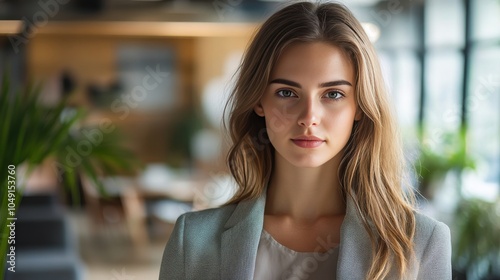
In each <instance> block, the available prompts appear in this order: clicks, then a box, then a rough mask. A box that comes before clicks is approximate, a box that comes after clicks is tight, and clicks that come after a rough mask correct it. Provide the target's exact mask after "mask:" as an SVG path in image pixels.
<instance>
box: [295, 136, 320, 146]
mask: <svg viewBox="0 0 500 280" xmlns="http://www.w3.org/2000/svg"><path fill="white" fill-rule="evenodd" d="M292 142H293V143H294V144H295V145H297V146H299V147H301V148H316V147H319V146H320V145H321V144H323V143H324V142H325V141H324V140H322V139H319V138H317V137H307V138H295V139H292Z"/></svg>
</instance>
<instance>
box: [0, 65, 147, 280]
mask: <svg viewBox="0 0 500 280" xmlns="http://www.w3.org/2000/svg"><path fill="white" fill-rule="evenodd" d="M4 73H5V74H4V75H3V77H2V81H1V84H0V163H1V164H0V166H1V168H2V171H1V172H2V175H1V176H0V185H1V186H2V187H0V199H1V201H2V202H1V203H0V205H1V206H0V213H1V214H0V228H1V233H2V235H1V236H0V262H1V263H2V265H0V275H2V276H3V275H4V274H5V269H6V266H5V264H6V256H7V253H8V252H7V249H8V248H10V246H11V245H9V244H8V235H9V230H8V227H7V223H8V222H9V223H10V222H11V221H12V220H11V219H10V218H15V212H16V210H17V207H18V205H19V202H20V200H21V199H22V195H23V186H17V185H16V184H17V181H18V180H19V178H20V177H19V176H28V175H29V174H30V172H31V171H32V170H33V169H34V168H35V167H36V166H38V165H40V164H41V163H42V162H44V161H45V160H46V159H48V158H55V159H56V169H57V170H58V171H59V172H60V173H62V174H63V176H61V177H60V178H61V180H62V181H61V183H63V184H62V185H64V186H65V187H67V188H68V189H69V191H70V192H71V193H72V195H73V201H78V200H79V197H78V192H77V186H78V183H77V180H78V174H85V175H86V176H87V177H88V178H90V180H92V181H93V182H94V183H95V185H96V186H98V189H99V192H100V193H104V191H103V190H104V189H103V186H102V183H101V182H100V180H99V179H98V175H99V174H100V172H102V171H104V172H107V173H116V172H123V171H129V172H130V171H132V170H134V169H135V168H136V167H138V166H139V165H138V164H137V163H138V162H137V161H136V160H135V159H134V157H133V155H132V154H131V153H130V152H129V151H128V150H126V149H124V148H123V147H121V146H120V145H119V143H118V141H117V138H116V135H115V134H114V133H111V132H110V133H107V134H106V135H105V136H104V137H103V138H102V139H101V141H95V142H94V143H92V146H91V149H90V150H86V152H85V153H84V154H80V155H79V161H78V162H77V164H75V163H74V162H73V163H72V164H69V163H68V162H67V158H68V153H69V151H71V150H73V151H77V150H78V148H79V145H82V143H84V141H88V139H87V138H88V137H87V136H86V135H83V134H82V133H81V131H79V130H78V129H77V125H78V124H79V122H80V121H82V120H83V118H84V117H85V113H84V111H83V110H82V109H76V110H75V111H74V113H73V114H69V115H68V114H67V110H65V109H67V106H66V104H67V99H68V97H65V98H63V99H62V100H61V101H60V102H58V104H57V105H56V106H53V107H47V106H44V105H43V104H42V103H41V102H40V101H39V98H38V97H39V93H40V87H38V86H33V85H31V84H30V85H28V86H26V87H25V88H23V89H21V90H18V91H16V92H13V90H12V88H11V84H10V80H9V76H8V74H7V71H5V72H4ZM20 166H25V167H27V168H26V169H27V172H26V173H23V174H19V167H20ZM9 176H10V177H9ZM14 186H15V187H14ZM11 214H12V215H11Z"/></svg>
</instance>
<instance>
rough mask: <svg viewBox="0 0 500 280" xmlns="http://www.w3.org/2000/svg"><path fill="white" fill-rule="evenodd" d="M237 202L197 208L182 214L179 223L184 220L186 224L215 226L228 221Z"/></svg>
mask: <svg viewBox="0 0 500 280" xmlns="http://www.w3.org/2000/svg"><path fill="white" fill-rule="evenodd" d="M236 205H237V204H230V205H224V206H220V207H216V208H209V209H203V210H196V211H191V212H187V213H184V214H182V215H181V216H179V218H178V219H177V223H178V222H179V221H182V222H183V223H184V225H190V226H193V225H194V226H197V227H203V226H204V225H210V226H213V225H215V224H219V223H222V222H224V221H226V220H227V219H228V218H229V217H230V216H231V214H232V213H233V211H234V209H235V207H236Z"/></svg>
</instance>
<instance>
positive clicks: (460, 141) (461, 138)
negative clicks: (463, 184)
mask: <svg viewBox="0 0 500 280" xmlns="http://www.w3.org/2000/svg"><path fill="white" fill-rule="evenodd" d="M466 137H467V129H466V127H462V128H461V129H460V130H459V131H458V132H455V133H451V132H448V133H444V134H443V135H442V137H441V138H440V139H441V141H440V143H439V145H438V143H435V142H432V141H426V140H427V139H425V138H424V140H423V141H422V142H423V143H424V144H422V145H421V150H420V155H419V157H418V158H417V160H416V162H415V164H414V167H415V172H416V174H417V176H418V179H419V191H420V193H421V194H422V195H423V196H424V197H425V198H428V199H432V198H433V195H434V192H435V191H436V187H437V185H439V184H440V183H441V181H442V180H443V179H444V177H445V176H446V174H447V173H448V172H450V171H455V172H457V173H458V174H460V173H461V172H462V171H463V170H464V169H466V168H469V169H475V168H476V163H475V159H474V158H473V157H472V156H470V155H469V154H468V153H467V145H466ZM425 143H427V144H425ZM458 191H459V193H460V190H458Z"/></svg>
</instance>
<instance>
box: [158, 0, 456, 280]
mask: <svg viewBox="0 0 500 280" xmlns="http://www.w3.org/2000/svg"><path fill="white" fill-rule="evenodd" d="M230 104H231V113H230V118H229V126H228V128H229V132H230V135H231V138H232V141H233V145H232V148H231V150H230V153H229V156H228V163H229V168H230V170H231V173H232V175H233V176H234V179H235V180H236V182H237V183H238V186H239V189H238V191H237V193H236V195H235V196H234V197H233V198H232V200H231V201H229V202H228V203H227V204H225V205H224V206H222V207H220V208H217V209H209V210H204V211H199V212H192V213H187V214H185V215H182V216H181V217H180V218H179V219H178V220H177V222H176V225H175V228H174V231H173V233H172V236H171V237H170V240H169V242H168V244H167V246H166V249H165V253H164V256H163V260H162V265H161V271H160V279H259V280H260V279H370V280H371V279H425V280H428V279H451V246H450V232H449V229H448V227H447V226H446V225H444V224H443V223H440V222H437V221H435V220H433V219H431V218H428V217H426V216H424V215H422V214H419V213H418V212H416V210H415V209H414V207H413V196H412V193H411V190H410V189H405V188H403V187H402V185H404V184H403V181H404V180H403V176H402V174H403V157H402V155H401V148H400V144H399V141H398V138H399V137H398V135H397V132H396V128H395V123H394V120H393V117H392V116H391V112H390V106H389V103H388V101H387V93H386V90H385V88H384V85H383V78H382V74H381V70H380V66H379V62H378V59H377V56H376V54H375V50H374V48H373V46H372V44H371V43H370V41H369V40H368V37H367V35H366V34H365V32H364V31H363V28H362V27H361V25H360V23H359V22H358V21H357V20H356V19H355V18H354V16H353V15H352V14H351V13H350V12H349V11H348V10H347V9H346V8H345V7H344V6H342V5H340V4H336V3H326V4H313V3H308V2H304V3H296V4H293V5H290V6H288V7H285V8H283V9H282V10H280V11H278V12H277V13H275V14H274V15H272V16H271V17H270V18H269V19H268V20H267V21H266V22H265V23H264V24H263V25H262V27H261V28H260V30H259V31H258V33H257V34H256V35H255V37H254V39H253V41H252V42H251V44H250V46H249V48H248V50H247V52H246V54H245V57H244V60H243V62H242V64H241V67H240V72H239V76H238V80H237V83H236V86H235V89H234V91H233V94H232V96H231V100H230Z"/></svg>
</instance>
